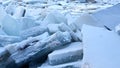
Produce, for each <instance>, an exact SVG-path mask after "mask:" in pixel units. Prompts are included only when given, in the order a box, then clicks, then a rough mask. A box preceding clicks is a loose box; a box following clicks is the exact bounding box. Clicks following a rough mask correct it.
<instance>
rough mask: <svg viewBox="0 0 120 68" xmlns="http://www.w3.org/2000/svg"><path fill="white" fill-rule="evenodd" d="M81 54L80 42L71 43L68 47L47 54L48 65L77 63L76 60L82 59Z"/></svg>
mask: <svg viewBox="0 0 120 68" xmlns="http://www.w3.org/2000/svg"><path fill="white" fill-rule="evenodd" d="M82 53H83V51H82V45H81V42H75V43H71V44H69V45H68V47H65V48H63V49H59V50H56V51H54V52H52V53H51V54H49V55H48V59H49V64H51V65H59V64H64V63H68V62H73V61H77V60H78V59H82Z"/></svg>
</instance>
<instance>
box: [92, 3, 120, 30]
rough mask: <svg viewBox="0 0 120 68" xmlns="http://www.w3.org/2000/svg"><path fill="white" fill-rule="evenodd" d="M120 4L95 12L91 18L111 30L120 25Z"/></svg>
mask: <svg viewBox="0 0 120 68" xmlns="http://www.w3.org/2000/svg"><path fill="white" fill-rule="evenodd" d="M119 11H120V4H117V5H114V6H112V7H110V8H107V9H104V10H101V11H98V12H95V13H93V14H92V16H93V17H94V18H95V19H96V20H97V22H98V23H102V24H103V25H105V26H107V27H108V28H110V29H111V30H113V29H114V28H115V26H117V25H118V24H119V23H120V12H119Z"/></svg>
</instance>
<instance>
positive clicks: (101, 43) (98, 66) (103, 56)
mask: <svg viewBox="0 0 120 68" xmlns="http://www.w3.org/2000/svg"><path fill="white" fill-rule="evenodd" d="M82 34H83V44H84V46H83V50H84V51H83V52H84V57H83V66H88V67H90V68H120V66H119V65H120V63H119V61H120V59H119V57H120V52H119V49H120V46H119V45H120V42H119V41H120V36H118V35H117V34H116V33H115V32H114V31H108V30H106V29H104V28H99V27H94V26H89V25H84V26H83V28H82Z"/></svg>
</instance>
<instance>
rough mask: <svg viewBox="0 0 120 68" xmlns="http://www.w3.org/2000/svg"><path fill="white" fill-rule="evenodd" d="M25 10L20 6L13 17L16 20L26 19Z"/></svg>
mask: <svg viewBox="0 0 120 68" xmlns="http://www.w3.org/2000/svg"><path fill="white" fill-rule="evenodd" d="M25 11H26V10H25V8H24V7H22V6H18V7H16V10H15V12H14V14H13V17H14V18H16V19H19V18H21V17H24V16H25Z"/></svg>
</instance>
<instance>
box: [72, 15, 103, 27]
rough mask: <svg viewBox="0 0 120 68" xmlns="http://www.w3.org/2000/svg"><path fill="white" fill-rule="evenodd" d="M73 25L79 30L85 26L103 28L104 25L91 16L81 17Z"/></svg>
mask: <svg viewBox="0 0 120 68" xmlns="http://www.w3.org/2000/svg"><path fill="white" fill-rule="evenodd" d="M73 23H74V24H75V25H76V27H77V28H79V29H81V28H82V25H83V24H87V25H93V26H103V25H102V24H100V23H98V22H97V20H96V19H95V18H94V17H93V16H92V15H90V14H83V15H81V16H80V17H78V18H77V19H76V20H75V21H74V22H73Z"/></svg>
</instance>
